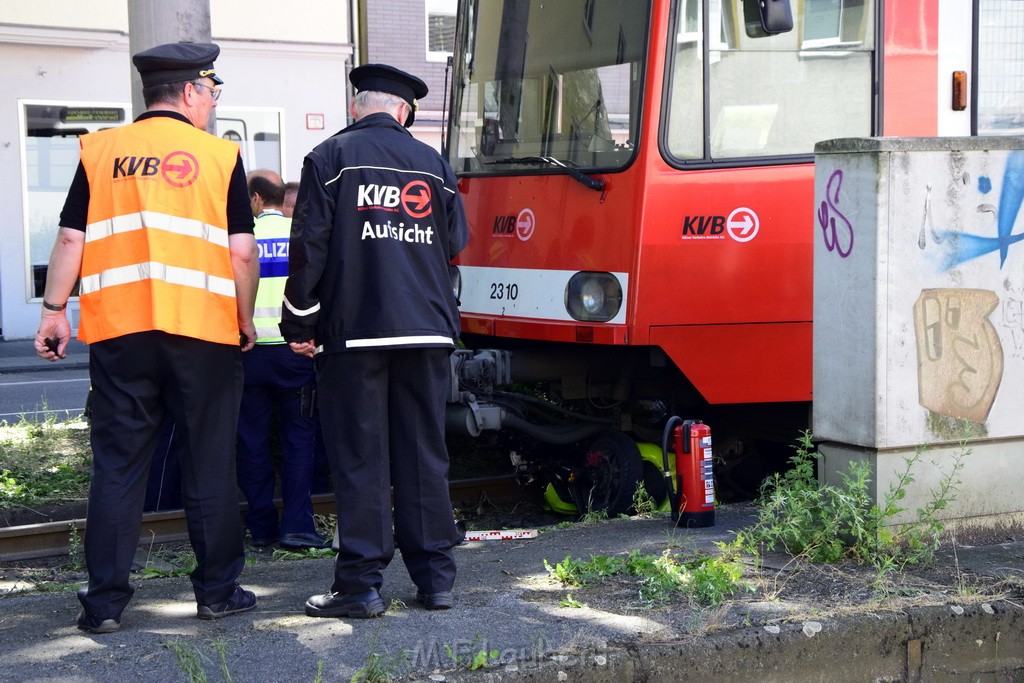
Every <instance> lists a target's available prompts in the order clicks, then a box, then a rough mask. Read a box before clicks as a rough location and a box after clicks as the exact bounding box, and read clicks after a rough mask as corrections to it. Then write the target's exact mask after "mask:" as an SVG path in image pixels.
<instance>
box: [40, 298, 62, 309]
mask: <svg viewBox="0 0 1024 683" xmlns="http://www.w3.org/2000/svg"><path fill="white" fill-rule="evenodd" d="M67 307H68V302H67V301H65V302H64V303H62V304H61V305H59V306H58V305H57V304H51V303H49V302H47V301H46V299H43V308H45V309H46V310H48V311H63V310H64V309H65V308H67Z"/></svg>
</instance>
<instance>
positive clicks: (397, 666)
mask: <svg viewBox="0 0 1024 683" xmlns="http://www.w3.org/2000/svg"><path fill="white" fill-rule="evenodd" d="M381 628H382V626H377V630H376V631H374V634H373V637H372V638H371V639H370V642H369V643H368V644H367V654H366V659H365V660H364V661H363V665H362V666H361V667H359V668H358V669H356V672H355V673H354V674H352V678H351V679H349V680H350V683H386V682H387V681H392V680H395V679H396V678H398V677H399V676H400V675H401V673H402V669H403V667H404V666H405V663H406V659H407V655H406V653H405V652H400V653H398V654H397V655H391V654H389V653H387V652H382V651H381V648H380V647H378V642H379V641H380V632H381ZM322 664H323V663H322V662H321V663H320V668H322Z"/></svg>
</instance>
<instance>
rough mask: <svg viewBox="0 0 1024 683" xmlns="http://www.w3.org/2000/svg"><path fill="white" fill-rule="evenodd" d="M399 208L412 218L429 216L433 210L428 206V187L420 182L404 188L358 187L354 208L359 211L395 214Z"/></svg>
mask: <svg viewBox="0 0 1024 683" xmlns="http://www.w3.org/2000/svg"><path fill="white" fill-rule="evenodd" d="M399 206H401V207H402V208H403V209H405V212H406V213H407V214H409V215H410V216H412V217H413V218H425V217H426V216H429V215H430V213H431V211H432V210H433V207H432V206H431V204H430V185H428V184H427V183H426V182H425V181H422V180H413V181H412V182H410V183H407V184H406V185H405V186H404V187H398V186H396V185H378V184H376V183H367V184H365V185H360V186H359V189H358V192H357V193H356V207H357V208H358V209H359V210H360V211H367V210H371V209H377V210H384V211H394V212H397V211H398V207H399Z"/></svg>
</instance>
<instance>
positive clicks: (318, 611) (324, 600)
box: [306, 588, 384, 619]
mask: <svg viewBox="0 0 1024 683" xmlns="http://www.w3.org/2000/svg"><path fill="white" fill-rule="evenodd" d="M382 614H384V599H383V598H381V597H380V591H378V590H377V589H376V588H371V589H370V590H368V591H366V592H365V593H327V594H326V595H314V596H313V597H311V598H310V599H309V600H306V615H307V616H310V617H352V618H353V619H369V618H370V617H379V616H380V615H382Z"/></svg>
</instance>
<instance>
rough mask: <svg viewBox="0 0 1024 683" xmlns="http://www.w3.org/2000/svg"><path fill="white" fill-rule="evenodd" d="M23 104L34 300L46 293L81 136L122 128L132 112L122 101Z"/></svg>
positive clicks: (30, 289) (27, 232)
mask: <svg viewBox="0 0 1024 683" xmlns="http://www.w3.org/2000/svg"><path fill="white" fill-rule="evenodd" d="M23 107H24V109H23V113H24V121H25V130H24V134H25V174H24V178H25V185H26V190H27V192H26V198H27V204H26V206H25V211H24V215H25V237H26V241H27V243H28V256H29V261H28V278H29V283H28V285H29V286H28V293H29V297H30V298H33V299H35V298H41V297H42V296H43V288H44V286H45V285H46V269H47V264H48V262H49V259H50V250H51V249H52V248H53V242H54V240H55V239H56V237H57V228H58V224H59V222H60V221H59V218H60V212H61V209H62V208H64V199H65V198H66V196H67V192H68V188H69V187H71V179H72V178H73V177H74V175H75V169H76V168H77V167H78V149H79V145H78V138H79V137H81V136H82V135H85V134H86V133H91V132H93V131H97V130H102V129H104V128H109V127H111V126H119V125H121V124H122V123H124V121H125V120H126V119H127V117H128V116H129V115H130V113H129V111H128V108H127V107H125V106H124V105H96V104H92V103H88V104H77V103H65V102H53V103H31V104H30V103H26V104H24V105H23Z"/></svg>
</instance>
